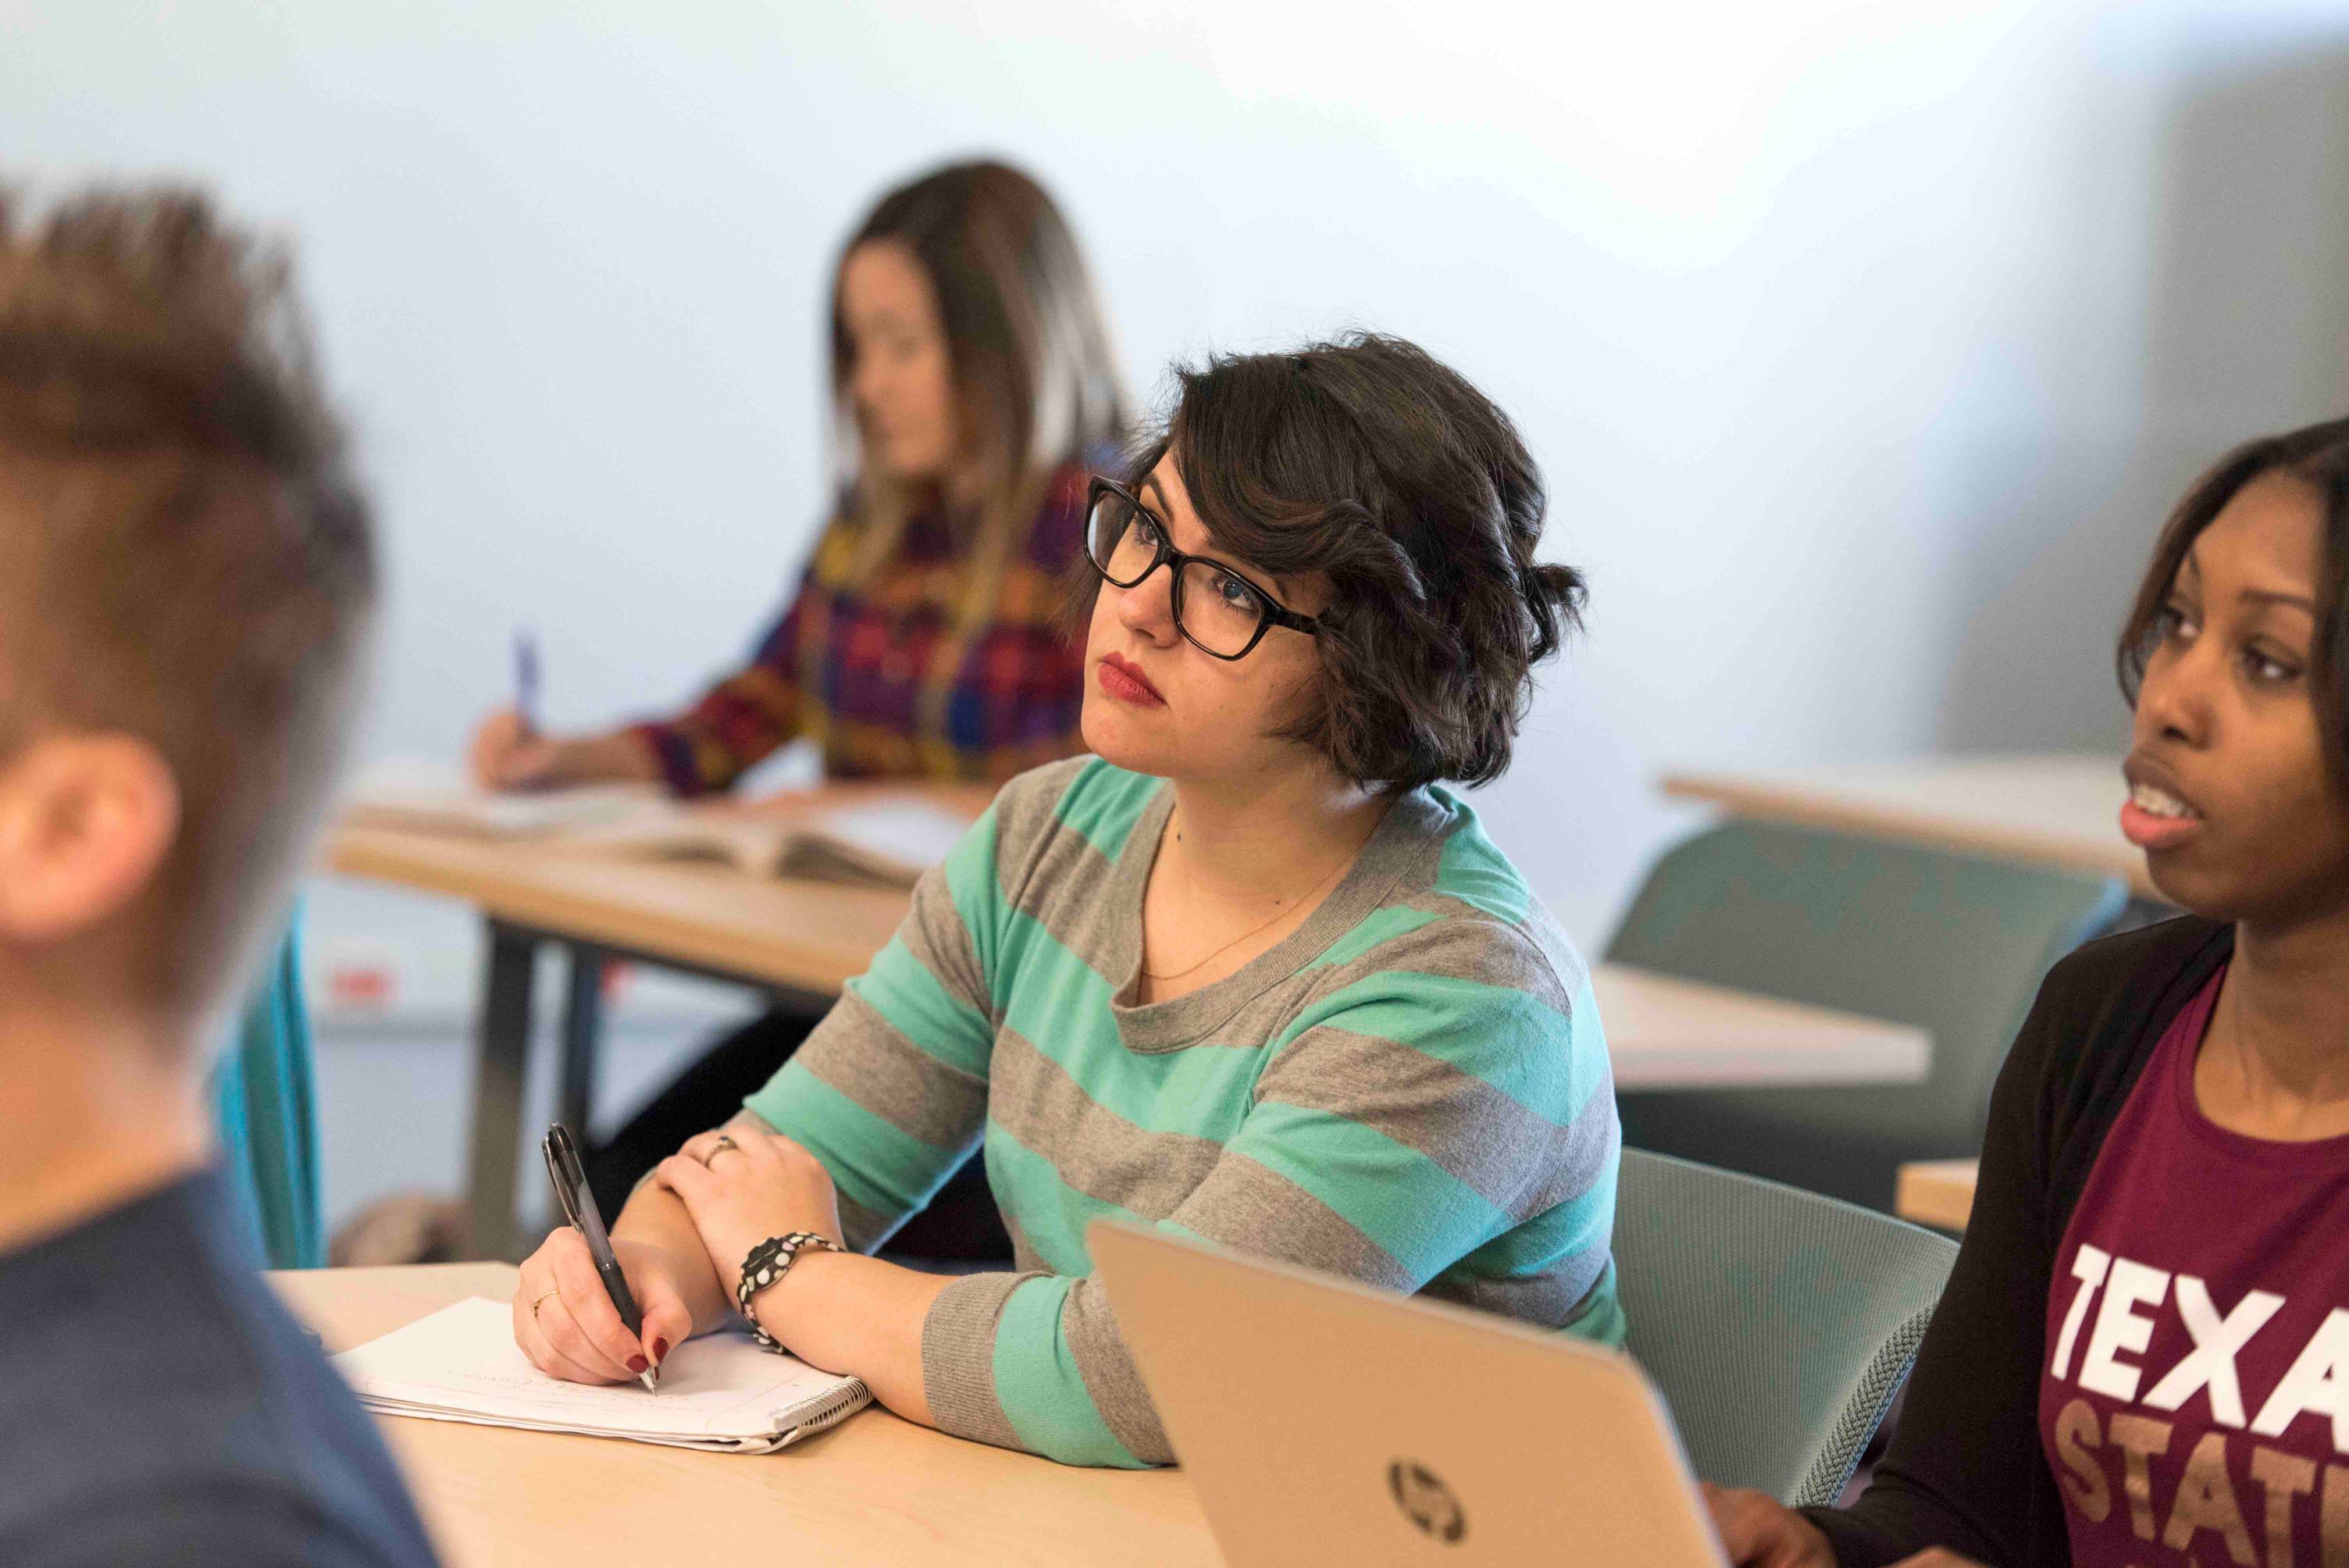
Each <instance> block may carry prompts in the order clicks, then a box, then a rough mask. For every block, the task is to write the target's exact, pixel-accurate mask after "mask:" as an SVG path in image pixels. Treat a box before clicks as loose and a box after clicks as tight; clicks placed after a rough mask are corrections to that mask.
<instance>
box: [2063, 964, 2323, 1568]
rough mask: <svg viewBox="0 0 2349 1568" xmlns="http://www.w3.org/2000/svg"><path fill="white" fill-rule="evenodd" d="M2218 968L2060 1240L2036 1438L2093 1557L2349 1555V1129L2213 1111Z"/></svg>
mask: <svg viewBox="0 0 2349 1568" xmlns="http://www.w3.org/2000/svg"><path fill="white" fill-rule="evenodd" d="M2223 977H2224V976H2223V972H2222V974H2221V975H2220V977H2219V978H2214V979H2213V980H2212V981H2211V983H2210V985H2209V988H2207V989H2206V990H2205V991H2204V993H2203V994H2202V995H2201V996H2200V997H2199V998H2198V999H2197V1000H2196V1001H2195V1003H2194V1004H2193V1005H2192V1006H2189V1007H2188V1008H2186V1009H2185V1011H2184V1012H2182V1013H2181V1014H2180V1015H2179V1016H2178V1020H2177V1022H2176V1023H2175V1024H2173V1025H2172V1026H2171V1028H2170V1030H2169V1032H2168V1035H2167V1036H2166V1037H2164V1038H2163V1040H2162V1041H2161V1044H2160V1045H2159V1047H2157V1049H2156V1050H2155V1053H2154V1056H2153V1058H2152V1060H2151V1061H2149V1062H2148V1063H2147V1067H2146V1070H2145V1077H2144V1078H2143V1079H2142V1081H2140V1083H2139V1084H2138V1085H2137V1089H2136V1090H2135V1091H2134V1092H2133V1093H2132V1094H2131V1096H2130V1098H2129V1101H2128V1103H2127V1106H2126V1107H2124V1108H2123V1109H2122V1112H2121V1114H2120V1117H2119V1119H2117V1120H2116V1122H2115V1124H2114V1127H2113V1130H2112V1133H2111V1135H2110V1137H2109V1138H2108V1139H2107V1140H2106V1144H2105V1148H2104V1150H2103V1152H2102V1153H2101V1154H2100V1155H2099V1156H2098V1158H2097V1161H2096V1167H2095V1171H2094V1173H2093V1174H2092V1175H2091V1176H2090V1178H2089V1181H2088V1186H2087V1189H2086V1191H2085V1192H2084V1193H2083V1194H2082V1197H2081V1200H2080V1204H2079V1207H2078V1208H2077V1209H2076V1210H2075V1212H2074V1213H2073V1218H2072V1222H2071V1224H2070V1226H2069V1228H2068V1229H2067V1231H2066V1233H2065V1234H2064V1242H2063V1244H2062V1246H2061V1248H2060V1249H2059V1250H2058V1253H2057V1255H2056V1271H2055V1276H2054V1281H2053V1283H2052V1284H2051V1286H2050V1290H2049V1297H2048V1315H2047V1325H2048V1344H2047V1359H2046V1362H2045V1368H2044V1370H2045V1375H2044V1377H2043V1379H2042V1381H2041V1393H2040V1411H2039V1415H2040V1438H2041V1441H2042V1442H2043V1444H2044V1446H2045V1449H2046V1452H2047V1459H2048V1463H2049V1465H2050V1466H2051V1468H2052V1469H2053V1470H2054V1475H2055V1479H2056V1482H2057V1484H2058V1485H2059V1486H2060V1487H2061V1488H2062V1490H2063V1491H2064V1499H2065V1503H2066V1517H2067V1522H2068V1523H2069V1525H2070V1527H2071V1540H2072V1553H2073V1558H2074V1561H2075V1563H2078V1564H2080V1565H2081V1568H2107V1565H2109V1568H2130V1565H2137V1568H2151V1565H2153V1564H2157V1563H2158V1564H2169V1563H2195V1564H2218V1563H2240V1564H2242V1565H2244V1568H2301V1565H2302V1564H2305V1565H2306V1568H2349V1246H2344V1241H2349V1139H2330V1140H2323V1141H2320V1142H2313V1143H2277V1142H2271V1141H2267V1140H2260V1139H2252V1138H2246V1137H2243V1136H2241V1135H2240V1134H2236V1133H2232V1132H2229V1131H2228V1130H2225V1129H2223V1128H2220V1127H2219V1126H2217V1125H2216V1124H2214V1123H2212V1122H2211V1121H2210V1120H2209V1119H2208V1118H2207V1117H2205V1116H2204V1115H2203V1114H2202V1112H2201V1110H2200V1109H2199V1106H2198V1105H2197V1103H2196V1101H2195V1097H2194V1061H2195V1057H2196V1055H2197V1053H2198V1051H2199V1047H2200V1044H2201V1039H2202V1035H2203V1031H2204V1028H2205V1026H2207V1024H2208V1022H2209V1015H2210V1010H2211V1006H2212V1004H2213V1002H2214V1000H2215V998H2216V995H2217V992H2218V987H2219V985H2220V980H2222V979H2223Z"/></svg>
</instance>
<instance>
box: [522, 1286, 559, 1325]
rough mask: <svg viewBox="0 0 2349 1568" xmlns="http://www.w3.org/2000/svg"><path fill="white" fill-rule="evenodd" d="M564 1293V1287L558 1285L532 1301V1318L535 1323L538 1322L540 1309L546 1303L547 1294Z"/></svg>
mask: <svg viewBox="0 0 2349 1568" xmlns="http://www.w3.org/2000/svg"><path fill="white" fill-rule="evenodd" d="M562 1294H563V1291H562V1288H561V1287H560V1286H557V1287H556V1288H555V1289H554V1290H551V1291H548V1292H547V1293H546V1295H542V1296H540V1297H539V1298H538V1299H537V1300H536V1301H533V1302H532V1303H531V1304H530V1320H531V1321H532V1322H533V1323H536V1322H537V1321H538V1309H539V1308H540V1307H542V1306H544V1305H546V1296H548V1295H562Z"/></svg>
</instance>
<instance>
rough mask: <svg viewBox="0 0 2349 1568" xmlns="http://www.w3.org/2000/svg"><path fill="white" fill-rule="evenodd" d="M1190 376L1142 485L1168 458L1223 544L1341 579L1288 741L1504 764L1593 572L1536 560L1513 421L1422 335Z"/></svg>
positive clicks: (1395, 777) (1142, 455)
mask: <svg viewBox="0 0 2349 1568" xmlns="http://www.w3.org/2000/svg"><path fill="white" fill-rule="evenodd" d="M1174 378H1175V381H1176V384H1177V387H1178V389H1179V395H1178V397H1177V398H1176V401H1175V405H1174V412H1173V414H1172V415H1171V416H1169V418H1167V420H1166V422H1165V424H1164V427H1163V428H1161V429H1160V430H1159V431H1158V433H1157V434H1156V436H1155V438H1153V439H1150V440H1148V441H1147V443H1146V444H1145V445H1143V447H1142V448H1141V449H1139V450H1138V451H1136V452H1135V453H1134V455H1133V460H1132V462H1131V464H1130V465H1129V469H1128V473H1127V476H1126V477H1127V480H1128V481H1129V483H1131V484H1134V485H1139V484H1140V483H1141V482H1142V480H1143V477H1144V476H1145V475H1147V474H1148V473H1149V472H1150V470H1151V469H1154V468H1155V467H1156V466H1157V465H1158V462H1159V460H1160V459H1163V458H1164V457H1165V456H1166V455H1167V454H1168V453H1169V452H1172V453H1173V454H1174V466H1175V469H1176V471H1177V472H1178V473H1180V474H1181V475H1182V478H1183V485H1184V488H1185V490H1188V491H1189V492H1190V495H1191V502H1192V505H1193V506H1194V507H1195V508H1196V509H1197V511H1198V514H1199V520H1200V521H1201V522H1203V523H1204V524H1205V525H1206V529H1207V531H1208V532H1209V533H1210V534H1212V535H1213V536H1214V538H1215V540H1216V544H1217V545H1218V546H1219V547H1220V548H1222V549H1223V550H1225V551H1227V552H1230V553H1231V554H1233V555H1235V556H1237V558H1238V559H1239V560H1240V561H1241V562H1245V563H1247V564H1248V565H1252V566H1256V567H1259V568H1261V569H1262V570H1263V571H1265V572H1267V573H1272V574H1274V575H1284V574H1290V573H1321V574H1322V575H1323V576H1324V577H1326V578H1327V579H1328V581H1329V583H1330V604H1329V607H1328V608H1327V609H1326V610H1324V611H1322V612H1321V614H1320V615H1319V624H1320V635H1319V638H1318V639H1317V645H1318V647H1319V653H1320V656H1321V668H1322V679H1321V680H1320V681H1319V683H1318V687H1317V690H1316V692H1315V695H1314V696H1313V699H1312V706H1311V707H1310V708H1309V711H1308V712H1307V713H1306V714H1305V715H1304V717H1301V718H1299V720H1298V721H1297V722H1296V724H1295V725H1294V726H1292V727H1290V728H1289V729H1288V730H1287V731H1285V732H1283V738H1288V739H1294V740H1299V741H1302V742H1304V743H1306V744H1307V745H1309V746H1311V747H1314V748H1316V749H1318V750H1319V751H1320V752H1321V753H1322V755H1324V756H1326V757H1327V758H1329V759H1330V763H1331V765H1332V766H1334V767H1335V768H1336V769H1338V771H1339V772H1340V773H1341V774H1343V775H1344V776H1345V777H1347V778H1349V779H1354V780H1356V781H1358V782H1361V783H1364V784H1370V785H1375V786H1380V787H1383V788H1387V789H1397V790H1401V789H1413V788H1416V787H1417V786H1419V785H1422V784H1431V783H1435V782H1437V781H1439V780H1450V781H1453V782H1457V783H1462V784H1487V783H1490V782H1492V780H1494V779H1497V778H1499V777H1500V776H1501V774H1502V772H1503V771H1504V770H1505V769H1507V767H1508V766H1509V751H1510V747H1511V744H1512V743H1513V742H1514V741H1515V739H1516V733H1517V725H1518V722H1519V720H1521V719H1522V718H1523V717H1524V716H1525V711H1526V704H1527V702H1528V701H1529V700H1530V699H1531V696H1532V689H1531V685H1532V683H1531V680H1530V676H1531V672H1532V669H1533V666H1534V665H1536V664H1537V663H1539V662H1540V661H1541V660H1543V659H1545V658H1547V657H1548V656H1549V655H1551V654H1553V653H1555V652H1557V649H1558V646H1559V645H1560V644H1561V643H1562V642H1563V641H1564V640H1565V638H1566V636H1567V635H1568V634H1569V633H1571V632H1573V631H1575V630H1577V629H1578V628H1579V626H1580V625H1581V615H1582V605H1583V600H1584V596H1585V588H1584V583H1583V579H1582V576H1581V574H1580V573H1578V572H1576V571H1574V570H1573V569H1572V568H1571V567H1567V566H1560V565H1557V564H1555V563H1546V562H1537V561H1536V560H1535V559H1534V552H1535V549H1536V547H1537V545H1539V543H1540V542H1541V531H1542V521H1543V517H1544V514H1545V511H1546V510H1547V498H1546V497H1545V495H1544V493H1543V490H1542V478H1541V470H1540V469H1538V468H1537V467H1536V466H1535V463H1534V460H1533V458H1532V456H1531V454H1529V453H1528V452H1527V451H1526V444H1525V442H1524V440H1523V439H1522V438H1519V436H1518V435H1517V430H1516V426H1515V425H1513V424H1511V423H1510V422H1509V417H1508V416H1507V415H1506V414H1504V413H1503V412H1501V410H1500V409H1499V408H1498V407H1495V405H1494V403H1493V401H1492V400H1491V399H1490V398H1488V397H1485V395H1484V394H1483V393H1481V392H1479V391H1477V390H1476V388H1475V387H1473V386H1471V385H1470V384H1469V382H1468V380H1467V378H1466V377H1463V376H1462V375H1460V373H1459V372H1457V371H1455V370H1453V369H1452V368H1450V367H1449V366H1445V365H1444V364H1442V363H1441V362H1439V361H1438V360H1437V359H1436V358H1435V357H1434V356H1433V355H1430V354H1429V353H1427V352H1426V351H1425V350H1424V349H1423V348H1420V347H1418V346H1416V345H1414V344H1411V343H1406V342H1404V341H1403V340H1402V339H1401V338H1397V337H1384V336H1380V335H1375V334H1371V333H1355V334H1351V335H1347V336H1345V337H1341V338H1339V339H1337V340H1336V341H1334V342H1330V343H1317V344H1313V345H1310V346H1307V347H1304V348H1300V349H1299V350H1297V351H1296V352H1294V353H1288V354H1247V355H1218V356H1215V357H1213V358H1211V359H1209V360H1208V361H1207V362H1206V364H1205V365H1202V366H1178V367H1177V368H1176V370H1175V372H1174ZM1087 576H1088V578H1090V576H1091V574H1090V573H1087ZM1081 597H1082V599H1083V602H1084V603H1087V604H1090V603H1091V598H1092V593H1091V591H1090V590H1089V589H1088V590H1086V591H1085V592H1083V593H1082V595H1081Z"/></svg>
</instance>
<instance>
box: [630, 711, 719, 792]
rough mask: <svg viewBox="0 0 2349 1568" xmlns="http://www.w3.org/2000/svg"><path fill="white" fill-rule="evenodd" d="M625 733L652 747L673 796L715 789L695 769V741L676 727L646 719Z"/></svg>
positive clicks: (662, 777)
mask: <svg viewBox="0 0 2349 1568" xmlns="http://www.w3.org/2000/svg"><path fill="white" fill-rule="evenodd" d="M626 734H629V735H632V736H634V737H636V739H637V740H638V741H640V742H641V743H643V744H644V745H645V746H646V747H647V748H650V750H651V751H652V754H653V757H654V758H655V760H657V762H658V763H659V764H660V771H661V781H662V782H663V783H665V784H667V786H668V789H669V793H671V794H672V795H676V796H678V797H679V798H681V799H691V798H692V797H694V796H696V795H707V794H709V792H710V790H711V789H713V788H715V786H714V785H712V784H711V783H710V781H709V779H705V778H704V777H702V774H701V771H700V769H698V768H696V767H695V766H694V756H693V750H694V748H693V738H692V737H691V736H689V735H688V734H686V733H685V731H684V730H683V729H681V728H680V727H678V726H677V725H675V724H665V723H660V722H657V721H653V720H647V722H645V723H642V724H632V725H630V726H628V727H627V729H626Z"/></svg>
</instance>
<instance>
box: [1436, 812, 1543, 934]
mask: <svg viewBox="0 0 2349 1568" xmlns="http://www.w3.org/2000/svg"><path fill="white" fill-rule="evenodd" d="M1434 793H1435V795H1436V797H1437V799H1441V800H1443V801H1444V803H1445V804H1447V805H1450V806H1452V807H1453V809H1454V812H1455V813H1456V812H1457V811H1458V810H1459V807H1458V805H1457V803H1456V802H1454V800H1453V799H1452V798H1451V797H1450V796H1449V795H1448V794H1446V793H1444V791H1442V790H1437V791H1435V792H1434ZM1435 891H1436V892H1439V893H1441V894H1443V895H1444V897H1446V898H1456V899H1458V900H1459V901H1460V902H1461V903H1464V904H1467V905H1469V906H1470V907H1471V908H1474V909H1480V910H1483V911H1484V912H1485V913H1487V914H1489V915H1491V916H1493V917H1494V918H1495V920H1498V921H1500V922H1501V923H1503V924H1505V925H1523V924H1524V923H1525V922H1526V916H1527V915H1528V914H1530V913H1533V889H1532V887H1531V886H1529V885H1528V884H1527V883H1526V880H1525V879H1524V878H1523V877H1521V876H1519V875H1518V874H1517V872H1516V867H1514V866H1512V865H1510V864H1509V861H1508V857H1507V856H1506V855H1504V854H1502V853H1501V851H1500V850H1499V849H1498V848H1496V847H1495V845H1494V843H1493V841H1491V840H1490V839H1487V838H1486V837H1485V836H1484V835H1483V834H1482V833H1454V834H1453V835H1452V836H1451V837H1450V838H1448V839H1446V840H1444V853H1443V855H1442V857H1441V858H1440V859H1439V860H1438V861H1436V867H1435Z"/></svg>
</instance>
